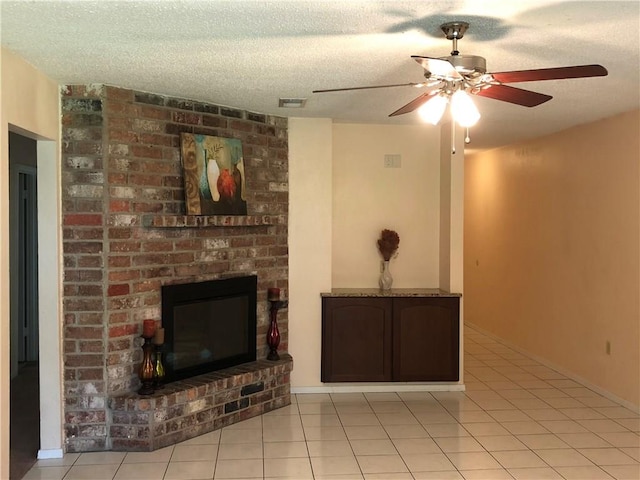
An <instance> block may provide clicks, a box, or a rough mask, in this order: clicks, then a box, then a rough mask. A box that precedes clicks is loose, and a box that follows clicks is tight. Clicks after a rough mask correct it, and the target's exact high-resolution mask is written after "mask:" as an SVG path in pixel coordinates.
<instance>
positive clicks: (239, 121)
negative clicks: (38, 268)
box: [61, 85, 288, 452]
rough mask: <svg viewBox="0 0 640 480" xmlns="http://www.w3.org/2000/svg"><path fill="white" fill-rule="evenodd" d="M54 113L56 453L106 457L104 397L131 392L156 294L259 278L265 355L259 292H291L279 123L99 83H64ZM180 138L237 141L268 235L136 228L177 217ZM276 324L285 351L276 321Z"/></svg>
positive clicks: (282, 125)
mask: <svg viewBox="0 0 640 480" xmlns="http://www.w3.org/2000/svg"><path fill="white" fill-rule="evenodd" d="M61 104H62V137H63V144H62V192H63V198H62V211H63V250H64V323H65V325H64V375H65V388H64V395H65V435H66V448H67V451H69V452H73V451H91V450H103V449H109V448H110V439H109V438H108V431H109V425H110V418H109V416H110V415H109V412H108V409H107V403H108V398H109V397H110V396H113V395H116V394H122V393H127V392H132V391H134V390H135V389H136V388H137V387H138V379H137V368H138V365H139V363H140V360H141V349H140V346H139V345H140V342H139V334H140V332H141V329H142V320H143V319H147V318H153V319H156V320H158V321H160V287H161V285H164V284H168V283H187V282H191V281H202V280H210V279H215V278H219V277H220V276H225V275H233V274H248V273H255V274H257V275H258V338H257V343H258V351H257V355H258V359H261V358H264V357H266V353H267V348H266V345H265V337H266V331H267V327H268V312H267V302H266V290H267V288H268V287H270V286H278V287H280V288H282V289H283V290H284V291H286V289H287V286H288V284H287V281H288V250H287V212H288V146H287V120H286V119H285V118H280V117H272V116H267V115H262V114H257V113H251V112H246V111H242V110H237V109H232V108H226V107H220V106H217V105H211V104H207V103H202V102H196V101H192V100H185V99H180V98H172V97H166V96H161V95H154V94H150V93H144V92H136V91H132V90H126V89H121V88H115V87H109V86H103V85H71V86H65V87H63V89H62V98H61ZM181 132H190V133H201V134H207V135H215V136H222V137H233V138H239V139H240V140H241V141H242V142H243V155H244V162H245V170H246V189H247V192H246V198H247V208H248V214H249V216H269V217H268V218H272V219H275V221H273V223H274V224H267V225H264V224H262V223H264V222H247V223H252V224H251V225H240V226H215V224H216V222H208V223H206V225H207V226H206V227H190V228H158V227H155V226H154V227H149V226H145V225H160V224H167V223H168V224H171V223H172V222H166V221H164V222H154V218H156V217H154V215H158V216H160V215H183V214H184V213H185V202H184V190H183V179H182V173H181V163H180V150H179V146H180V133H181ZM157 218H159V217H157ZM165 220H166V218H165ZM177 223H178V224H180V222H177ZM183 223H184V222H183ZM220 223H224V222H220ZM228 223H230V224H233V222H228ZM174 224H175V223H174ZM212 225H213V226H212ZM278 320H279V326H280V330H281V334H282V342H281V344H280V345H281V346H280V351H287V316H286V310H285V311H283V312H282V313H281V315H280V316H279V318H278Z"/></svg>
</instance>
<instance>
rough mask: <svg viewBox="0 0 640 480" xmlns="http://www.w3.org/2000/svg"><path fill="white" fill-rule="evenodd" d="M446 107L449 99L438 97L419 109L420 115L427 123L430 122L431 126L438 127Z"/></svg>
mask: <svg viewBox="0 0 640 480" xmlns="http://www.w3.org/2000/svg"><path fill="white" fill-rule="evenodd" d="M446 107H447V97H445V96H443V95H436V96H435V97H433V98H431V99H430V100H429V101H428V102H427V103H425V104H424V105H422V106H421V107H420V108H419V109H418V114H419V115H420V118H422V120H424V121H425V122H429V123H430V124H431V125H437V124H438V122H439V121H440V119H441V118H442V115H443V114H444V109H445V108H446Z"/></svg>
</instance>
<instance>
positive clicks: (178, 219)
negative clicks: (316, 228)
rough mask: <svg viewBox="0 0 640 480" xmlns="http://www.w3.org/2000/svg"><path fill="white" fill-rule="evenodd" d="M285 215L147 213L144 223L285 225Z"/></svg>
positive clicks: (159, 225) (165, 225) (155, 225)
mask: <svg viewBox="0 0 640 480" xmlns="http://www.w3.org/2000/svg"><path fill="white" fill-rule="evenodd" d="M286 223H287V220H286V216H285V215H145V216H143V217H142V224H143V225H144V226H145V227H149V228H207V227H258V226H261V225H284V224H286Z"/></svg>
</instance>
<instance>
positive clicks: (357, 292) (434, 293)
mask: <svg viewBox="0 0 640 480" xmlns="http://www.w3.org/2000/svg"><path fill="white" fill-rule="evenodd" d="M320 296H321V297H461V296H462V294H461V293H450V292H446V291H444V290H440V289H439V288H392V289H391V290H380V289H379V288H333V289H331V292H323V293H321V294H320Z"/></svg>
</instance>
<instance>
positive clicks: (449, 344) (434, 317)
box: [393, 297, 460, 382]
mask: <svg viewBox="0 0 640 480" xmlns="http://www.w3.org/2000/svg"><path fill="white" fill-rule="evenodd" d="M459 305H460V300H459V298H458V297H430V298H394V299H393V379H394V380H395V381H397V382H415V381H426V380H428V381H457V380H458V379H459V376H460V372H459V366H460V348H459V346H460V322H459V317H460V311H459V308H460V307H459Z"/></svg>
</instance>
